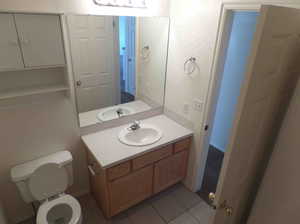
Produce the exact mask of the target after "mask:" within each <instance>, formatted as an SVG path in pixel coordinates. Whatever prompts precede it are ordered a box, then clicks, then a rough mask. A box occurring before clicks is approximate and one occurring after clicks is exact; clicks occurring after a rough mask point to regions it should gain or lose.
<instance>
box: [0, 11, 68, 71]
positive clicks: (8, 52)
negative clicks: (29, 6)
mask: <svg viewBox="0 0 300 224" xmlns="http://www.w3.org/2000/svg"><path fill="white" fill-rule="evenodd" d="M0 29H1V33H2V35H1V36H0V70H1V71H7V70H20V69H26V68H35V67H37V68H39V67H54V66H62V65H65V57H64V48H63V41H62V31H61V25H60V18H59V16H58V15H39V14H0Z"/></svg>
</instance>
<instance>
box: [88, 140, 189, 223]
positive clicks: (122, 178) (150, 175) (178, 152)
mask: <svg viewBox="0 0 300 224" xmlns="http://www.w3.org/2000/svg"><path fill="white" fill-rule="evenodd" d="M190 143H191V137H189V138H185V139H183V140H180V141H178V142H175V143H173V144H169V145H166V146H163V147H161V148H159V149H156V150H154V151H151V152H148V153H146V154H143V155H141V156H138V157H136V158H133V159H131V160H129V161H126V162H121V163H120V164H117V165H116V166H113V167H110V168H107V169H102V168H101V167H100V165H99V164H98V162H97V161H96V160H95V158H94V157H93V156H92V154H91V153H90V152H89V151H88V165H89V169H90V183H91V192H92V194H93V196H94V198H95V200H96V201H97V204H98V205H99V206H100V207H101V209H102V210H103V212H104V214H105V216H106V217H107V218H110V217H112V216H114V215H116V214H118V213H120V212H121V211H124V210H126V209H128V208H130V207H131V206H133V205H135V204H137V203H139V202H141V201H143V200H145V199H146V198H149V197H151V196H152V195H154V194H156V193H158V192H160V191H162V190H164V189H166V188H168V187H170V186H171V185H173V184H176V183H177V182H179V181H181V180H182V179H183V178H184V177H185V175H186V171H187V164H188V151H189V148H190Z"/></svg>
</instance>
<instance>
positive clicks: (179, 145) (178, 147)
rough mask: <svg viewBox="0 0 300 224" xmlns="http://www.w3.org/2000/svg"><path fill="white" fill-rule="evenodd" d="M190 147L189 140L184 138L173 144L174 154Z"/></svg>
mask: <svg viewBox="0 0 300 224" xmlns="http://www.w3.org/2000/svg"><path fill="white" fill-rule="evenodd" d="M190 145H191V138H186V139H183V140H181V141H179V142H176V143H175V144H174V153H177V152H181V151H182V150H186V149H189V147H190Z"/></svg>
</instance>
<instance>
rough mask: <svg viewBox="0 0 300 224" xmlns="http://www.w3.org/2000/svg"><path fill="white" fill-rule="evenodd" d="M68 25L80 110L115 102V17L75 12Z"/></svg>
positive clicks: (84, 110) (97, 107) (96, 107)
mask: <svg viewBox="0 0 300 224" xmlns="http://www.w3.org/2000/svg"><path fill="white" fill-rule="evenodd" d="M68 28H69V32H70V43H71V56H72V64H73V70H74V76H75V81H76V97H77V106H78V110H79V112H80V113H81V112H86V111H89V110H95V109H99V108H103V107H107V106H112V105H114V104H115V102H116V95H115V92H114V90H115V88H114V87H115V81H114V80H115V75H114V68H113V66H114V63H113V55H114V54H113V49H114V47H113V46H114V41H113V39H114V38H113V17H111V16H78V15H72V16H68Z"/></svg>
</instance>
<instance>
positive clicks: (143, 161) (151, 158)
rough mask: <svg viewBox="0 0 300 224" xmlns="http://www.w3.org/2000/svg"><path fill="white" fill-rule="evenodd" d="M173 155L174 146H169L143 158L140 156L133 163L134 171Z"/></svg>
mask: <svg viewBox="0 0 300 224" xmlns="http://www.w3.org/2000/svg"><path fill="white" fill-rule="evenodd" d="M170 155H172V145H168V146H166V147H163V148H161V149H157V150H155V151H153V152H149V153H147V154H145V155H143V156H140V157H138V158H136V159H133V161H132V168H133V170H137V169H140V168H142V167H144V166H147V165H149V164H151V163H154V162H156V161H158V160H161V159H163V158H166V157H168V156H170Z"/></svg>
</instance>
